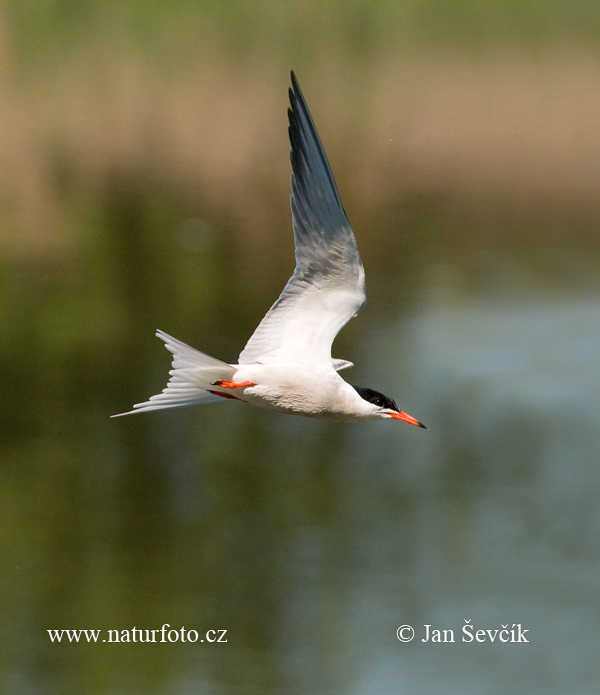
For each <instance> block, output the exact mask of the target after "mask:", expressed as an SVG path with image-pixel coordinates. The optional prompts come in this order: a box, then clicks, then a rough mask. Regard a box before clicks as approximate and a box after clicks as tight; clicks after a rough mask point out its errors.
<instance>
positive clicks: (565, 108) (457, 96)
mask: <svg viewBox="0 0 600 695" xmlns="http://www.w3.org/2000/svg"><path fill="white" fill-rule="evenodd" d="M583 4H584V5H585V3H583ZM417 5H418V3H412V2H408V3H404V4H403V5H398V6H395V5H394V6H392V4H389V3H375V4H374V5H373V6H372V8H371V9H370V10H369V9H367V5H365V4H364V3H352V4H348V5H344V4H343V3H341V2H339V3H331V4H326V5H318V4H316V3H308V4H307V5H305V6H300V5H294V6H293V8H291V6H290V7H288V6H287V5H286V8H287V9H284V8H283V7H281V6H279V5H278V4H277V3H272V2H267V1H266V0H265V2H262V3H259V4H258V5H257V6H256V12H255V13H250V12H249V10H248V9H247V8H246V9H245V6H244V5H243V3H235V2H227V3H222V4H221V5H219V7H217V5H216V4H212V3H208V2H206V3H201V4H200V5H199V6H198V7H196V8H191V7H190V6H189V5H187V4H185V3H182V4H181V5H179V4H178V3H176V6H174V7H173V8H171V10H167V9H166V7H167V6H166V5H165V4H164V3H159V2H155V3H150V4H149V5H148V6H146V7H144V6H142V5H141V4H138V3H135V2H133V1H131V2H128V3H124V4H123V5H122V6H120V7H118V6H112V5H110V4H109V5H106V6H104V8H103V9H99V8H96V9H95V10H92V8H93V4H91V3H83V4H82V5H81V7H80V9H79V10H78V11H77V12H76V11H75V10H74V9H73V8H70V6H68V4H65V3H59V2H54V3H48V4H46V5H45V6H44V7H45V10H44V9H43V8H40V9H38V10H35V9H33V7H34V6H33V5H30V4H27V3H25V4H23V5H22V7H21V9H20V10H17V9H15V8H16V7H17V6H16V5H15V4H12V3H11V4H9V5H8V6H7V7H8V9H5V10H4V12H3V13H0V38H1V44H2V50H1V51H0V160H1V161H2V163H3V165H2V167H1V168H0V215H1V217H2V225H1V226H2V228H3V232H2V236H3V237H4V240H3V246H4V250H5V251H6V252H8V253H11V254H17V255H19V256H20V255H23V254H24V255H26V256H28V255H31V254H33V255H39V254H46V253H48V252H50V251H52V252H55V253H56V252H64V251H67V250H68V249H69V248H70V247H71V246H72V245H73V244H74V243H76V241H77V237H78V235H79V234H81V233H82V232H81V230H79V231H77V228H78V226H80V225H79V223H78V221H77V218H78V215H79V214H80V211H81V206H82V205H85V204H86V201H87V202H88V203H89V205H90V206H92V207H93V206H94V205H96V204H100V205H101V204H102V203H101V196H100V198H98V192H99V191H102V190H104V189H105V187H106V185H107V181H110V180H113V179H114V177H115V176H118V177H120V178H121V179H123V178H128V179H129V180H130V181H131V182H132V185H144V182H148V181H150V182H152V183H151V187H158V188H160V189H161V190H163V191H165V195H168V196H169V197H172V198H173V199H175V200H178V201H180V203H181V204H182V205H183V206H185V205H189V204H190V201H200V202H201V206H202V209H203V212H204V214H207V215H217V216H226V217H227V218H228V219H229V220H231V221H232V222H233V226H234V227H239V226H240V223H242V222H244V223H245V224H246V222H247V220H249V219H250V220H252V224H251V229H252V232H251V233H250V234H248V235H244V236H243V238H241V239H240V240H239V241H240V243H243V244H248V245H250V246H252V245H254V244H257V245H259V246H260V245H261V244H262V243H264V240H263V239H262V237H263V236H264V235H266V236H269V233H270V232H269V230H270V229H271V228H272V227H273V226H274V225H275V224H280V223H284V224H287V215H288V212H287V202H286V198H287V195H286V192H287V188H288V175H289V164H288V159H287V157H286V156H285V154H284V153H285V151H286V149H287V147H288V145H287V133H286V125H287V123H286V119H285V109H286V106H287V97H286V94H285V88H286V87H287V84H288V75H287V73H288V69H289V68H294V69H295V70H296V72H297V74H298V76H299V79H300V81H301V84H302V86H303V89H304V91H305V93H306V96H307V98H308V101H309V104H310V106H311V109H312V110H313V114H314V116H315V119H316V121H317V124H318V127H319V129H320V132H321V135H322V138H323V140H324V142H325V144H326V148H327V151H328V153H329V156H330V159H331V160H332V163H333V167H334V171H335V173H336V177H337V178H338V183H339V185H340V188H341V189H342V193H343V197H344V199H345V200H346V201H348V207H349V210H348V211H349V213H350V214H351V217H352V213H353V212H354V211H356V212H355V214H356V215H357V216H358V218H359V220H361V219H362V218H363V217H364V218H365V219H373V218H375V219H376V218H377V217H378V216H385V214H386V211H388V210H396V209H397V208H399V207H400V208H401V207H402V205H403V204H404V203H405V202H406V200H407V199H409V198H411V196H412V197H414V198H416V199H418V198H419V196H425V197H427V196H430V195H432V194H433V195H437V194H440V195H447V194H448V192H458V194H459V195H462V196H463V197H464V196H466V198H467V199H468V200H472V199H477V200H484V201H489V200H490V199H491V198H497V197H501V198H502V199H503V200H505V201H508V203H507V205H508V206H509V207H510V206H511V205H515V206H518V205H520V204H522V203H523V201H530V200H534V201H536V205H537V206H538V207H540V208H543V207H544V205H545V203H544V201H547V200H550V201H553V202H552V205H556V201H557V200H559V201H564V203H565V205H567V206H570V207H574V208H581V207H584V208H586V209H591V210H593V211H594V213H595V212H596V208H597V201H598V192H599V190H600V159H599V156H598V152H599V151H600V150H599V148H598V122H599V121H600V51H599V50H598V49H597V47H596V45H594V42H593V41H592V40H586V39H585V31H584V26H583V24H584V23H582V24H581V25H580V26H579V27H575V29H577V31H575V30H573V31H566V30H564V26H563V31H562V32H561V31H560V30H559V27H560V26H561V25H560V21H559V20H560V16H558V15H553V14H552V13H551V12H548V13H546V14H541V15H540V16H539V18H538V19H539V21H537V23H536V21H533V22H531V21H529V24H528V20H527V17H528V15H527V13H526V12H525V11H524V10H523V9H522V10H519V9H518V8H517V7H516V5H515V7H514V8H513V7H512V5H511V4H506V3H500V2H496V3H491V4H490V3H480V4H477V3H471V4H470V5H471V6H472V9H471V10H470V14H469V12H468V11H467V10H466V9H465V7H466V4H464V3H452V6H453V7H454V8H455V14H452V13H451V12H449V10H448V9H446V11H445V12H442V11H441V10H440V11H441V15H440V14H439V13H438V14H436V12H435V11H434V10H435V8H436V7H438V5H439V3H429V4H426V5H427V7H428V8H429V10H430V13H429V14H427V13H424V11H423V10H421V11H420V12H419V11H417ZM525 5H527V6H529V3H525V4H524V6H525ZM580 5H581V3H580ZM484 6H487V7H488V13H487V14H486V12H485V11H484V9H483V8H484ZM585 7H586V8H587V7H588V6H587V5H585ZM590 7H591V6H590ZM49 8H50V9H49ZM490 8H491V9H490ZM494 8H496V10H497V11H491V10H493V9H494ZM511 8H512V9H511ZM438 9H440V8H438ZM51 10H52V11H51ZM500 10H502V11H500ZM44 12H45V14H44ZM490 12H491V14H490ZM456 13H458V14H456ZM461 13H462V14H461ZM594 17H595V15H594ZM529 19H531V17H530V18H529ZM542 19H543V21H542ZM67 20H68V21H67ZM434 20H435V21H434ZM428 21H429V22H430V26H429V27H428V28H427V22H428ZM159 26H160V30H159V29H158V27H159ZM457 27H460V31H459V30H458V29H457ZM490 27H493V31H492V29H490ZM515 27H520V28H521V30H520V31H516V30H514V28H515ZM532 27H534V28H535V27H537V29H538V30H540V31H538V32H537V33H536V31H533V29H532ZM411 30H414V33H413V34H411ZM486 32H487V33H486ZM540 32H541V36H540V35H537V34H539V33H540ZM592 33H593V32H592ZM440 37H441V38H440ZM36 40H37V45H36ZM140 182H141V183H140ZM452 195H454V193H452ZM98 201H100V202H98ZM485 204H487V203H485ZM88 212H89V211H88ZM353 219H356V217H355V218H353Z"/></svg>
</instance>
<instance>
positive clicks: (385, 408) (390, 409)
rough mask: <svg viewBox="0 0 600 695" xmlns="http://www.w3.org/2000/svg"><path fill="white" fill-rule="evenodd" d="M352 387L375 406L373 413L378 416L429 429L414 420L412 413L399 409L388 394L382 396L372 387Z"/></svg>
mask: <svg viewBox="0 0 600 695" xmlns="http://www.w3.org/2000/svg"><path fill="white" fill-rule="evenodd" d="M354 389H355V390H356V392H357V393H358V395H359V396H360V397H361V398H362V399H363V400H365V401H367V403H371V404H372V405H373V406H374V407H375V408H376V410H375V411H374V414H376V415H377V416H378V417H380V418H393V419H394V420H403V421H404V422H408V424H409V425H415V426H416V427H422V428H423V429H425V430H426V429H429V428H428V427H425V425H424V424H423V423H422V422H419V421H418V420H416V419H415V418H414V417H413V416H412V415H409V414H408V413H405V412H404V411H403V410H400V408H399V407H398V406H397V405H396V402H395V401H394V400H393V399H391V398H389V397H388V396H384V395H383V393H380V392H379V391H375V390H373V389H366V388H362V387H360V386H354Z"/></svg>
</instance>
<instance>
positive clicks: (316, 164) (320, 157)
mask: <svg viewBox="0 0 600 695" xmlns="http://www.w3.org/2000/svg"><path fill="white" fill-rule="evenodd" d="M291 79H292V87H291V89H290V90H289V98H290V108H289V109H288V117H289V136H290V143H291V148H292V149H291V153H290V159H291V164H292V177H291V184H292V194H291V198H290V201H291V208H292V219H293V228H294V244H295V255H296V268H295V270H294V274H293V275H292V277H291V278H290V279H289V281H288V283H287V284H286V286H285V287H284V289H283V292H282V293H281V295H280V297H279V299H278V300H277V301H276V302H275V304H273V306H272V307H271V308H270V309H269V311H268V312H267V314H266V316H265V317H264V318H263V320H262V321H261V322H260V324H259V326H258V328H257V329H256V330H255V331H254V334H253V335H252V337H251V338H250V340H249V341H248V342H247V343H246V346H245V347H244V349H243V350H242V352H241V353H240V356H239V358H238V363H237V364H227V363H225V362H221V361H220V360H217V359H215V358H214V357H209V356H208V355H205V354H204V353H202V352H199V351H198V350H195V349H194V348H192V347H190V346H189V345H186V344H185V343H182V342H181V341H179V340H177V339H175V338H173V337H171V336H170V335H167V334H166V333H164V332H163V331H160V330H159V331H157V332H156V335H157V336H158V337H159V338H160V339H161V340H163V341H164V343H165V346H166V348H167V349H168V350H169V351H170V352H172V353H173V360H172V369H171V371H170V372H169V374H170V377H171V378H170V380H169V382H168V384H167V386H166V387H165V388H164V390H163V391H162V392H161V393H159V394H157V395H156V396H152V397H151V398H150V400H148V401H145V402H143V403H137V404H136V405H134V406H133V410H130V411H129V412H127V413H119V415H130V414H132V413H141V412H147V411H150V410H163V409H165V408H185V407H187V406H192V405H204V404H206V403H212V402H216V401H222V400H223V399H232V400H238V401H244V402H245V403H251V404H252V405H256V406H260V407H262V408H269V409H272V410H277V411H279V412H282V413H289V414H290V415H304V416H307V417H314V418H320V419H323V420H333V421H337V422H358V421H367V420H380V419H388V418H391V419H394V420H402V421H404V422H408V423H409V424H411V425H416V426H418V427H423V428H425V429H427V428H426V427H425V425H423V424H422V423H420V422H419V421H418V420H416V419H415V418H414V417H412V416H411V415H408V414H407V413H405V412H404V411H403V410H400V408H399V407H398V406H397V405H396V403H395V402H394V401H393V400H392V399H391V398H389V397H388V396H384V395H383V394H382V393H379V392H378V391H375V390H373V389H369V388H362V387H359V386H352V385H351V384H349V383H348V382H346V381H344V379H342V378H341V377H340V375H339V373H338V372H339V371H340V370H342V369H346V368H347V367H352V366H353V364H352V362H348V361H347V360H341V359H333V358H332V357H331V344H332V342H333V340H334V338H335V336H336V335H337V334H338V332H339V331H340V329H341V328H342V327H343V326H344V325H345V324H346V323H348V321H349V320H350V319H351V318H353V317H354V316H356V314H357V313H358V311H359V310H360V308H361V307H362V305H363V304H364V303H365V300H366V294H365V271H364V269H363V265H362V262H361V260H360V256H359V254H358V248H357V246H356V239H355V237H354V233H353V231H352V228H351V227H350V223H349V222H348V218H347V217H346V213H345V211H344V207H343V205H342V201H341V199H340V195H339V193H338V190H337V186H336V183H335V180H334V178H333V174H332V173H331V168H330V166H329V162H328V160H327V156H326V155H325V150H324V149H323V145H322V144H321V140H320V138H319V135H318V133H317V129H316V127H315V124H314V122H313V119H312V117H311V115H310V112H309V110H308V106H307V104H306V101H305V99H304V96H303V95H302V91H301V90H300V85H299V84H298V81H297V79H296V76H295V75H294V73H293V72H292V75H291ZM113 417H118V416H117V415H114V416H113Z"/></svg>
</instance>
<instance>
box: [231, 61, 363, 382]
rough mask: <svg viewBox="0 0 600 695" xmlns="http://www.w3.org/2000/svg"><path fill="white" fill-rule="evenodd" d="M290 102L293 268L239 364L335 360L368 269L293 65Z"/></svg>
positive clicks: (329, 363) (326, 362) (359, 301)
mask: <svg viewBox="0 0 600 695" xmlns="http://www.w3.org/2000/svg"><path fill="white" fill-rule="evenodd" d="M290 103H291V108H290V109H289V110H288V116H289V122H290V126H289V135H290V142H291V145H292V150H291V153H290V159H291V162H292V195H291V198H290V201H291V207H292V218H293V226H294V243H295V247H296V269H295V270H294V274H293V275H292V277H291V278H290V279H289V281H288V283H287V285H286V286H285V288H284V289H283V292H282V293H281V296H280V297H279V299H278V300H277V301H276V302H275V304H273V306H272V307H271V309H269V311H268V313H267V315H266V316H265V317H264V318H263V320H262V321H261V322H260V324H259V326H258V328H257V329H256V330H255V331H254V334H253V335H252V337H251V338H250V340H249V341H248V343H247V344H246V347H245V348H244V349H243V351H242V353H241V354H240V357H239V362H240V364H254V363H260V364H266V363H285V364H290V363H294V364H298V365H305V366H308V367H311V368H315V367H320V368H329V369H331V368H332V360H331V344H332V342H333V339H334V338H335V336H336V335H337V334H338V332H339V331H340V329H341V328H342V326H344V325H345V324H346V323H347V322H348V321H349V320H350V319H351V318H352V317H353V316H355V315H356V314H357V313H358V311H359V309H360V308H361V306H362V305H363V304H364V302H365V299H366V295H365V273H364V270H363V266H362V263H361V260H360V256H359V255H358V248H357V246H356V239H355V238H354V233H353V232H352V228H351V227H350V223H349V222H348V218H347V217H346V213H345V212H344V208H343V206H342V201H341V199H340V195H339V193H338V190H337V187H336V185H335V181H334V178H333V174H332V173H331V169H330V167H329V162H328V161H327V157H326V155H325V150H324V149H323V145H322V144H321V140H320V139H319V135H318V133H317V129H316V128H315V124H314V123H313V120H312V118H311V115H310V112H309V110H308V106H307V105H306V101H305V100H304V97H303V95H302V92H301V91H300V86H299V85H298V82H297V80H296V77H295V75H294V73H292V89H290Z"/></svg>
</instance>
